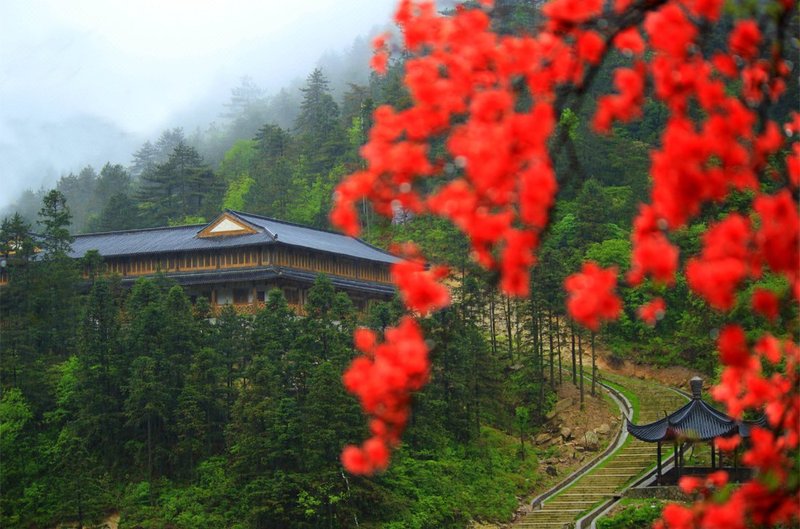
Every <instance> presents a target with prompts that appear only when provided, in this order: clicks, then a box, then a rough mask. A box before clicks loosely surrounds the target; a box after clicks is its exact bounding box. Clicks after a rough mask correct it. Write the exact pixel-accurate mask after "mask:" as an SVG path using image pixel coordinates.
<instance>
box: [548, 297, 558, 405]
mask: <svg viewBox="0 0 800 529" xmlns="http://www.w3.org/2000/svg"><path fill="white" fill-rule="evenodd" d="M547 326H548V327H549V330H548V333H547V334H548V335H549V336H548V337H549V340H550V389H552V390H553V391H555V390H556V374H555V368H556V365H555V360H554V359H555V354H556V351H555V349H553V311H552V310H548V311H547Z"/></svg>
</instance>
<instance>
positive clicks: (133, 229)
mask: <svg viewBox="0 0 800 529" xmlns="http://www.w3.org/2000/svg"><path fill="white" fill-rule="evenodd" d="M198 226H208V223H207V222H206V223H204V224H181V225H180V226H157V227H155V228H131V229H129V230H110V231H93V232H89V233H78V234H73V235H72V236H73V237H88V236H89V235H111V234H114V235H116V234H120V233H137V232H142V231H158V230H182V229H186V228H197V227H198Z"/></svg>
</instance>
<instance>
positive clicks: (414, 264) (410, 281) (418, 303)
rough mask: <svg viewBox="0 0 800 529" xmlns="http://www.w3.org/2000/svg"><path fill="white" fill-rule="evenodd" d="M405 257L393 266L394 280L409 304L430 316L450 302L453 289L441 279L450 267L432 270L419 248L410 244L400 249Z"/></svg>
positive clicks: (404, 299) (408, 305) (404, 301)
mask: <svg viewBox="0 0 800 529" xmlns="http://www.w3.org/2000/svg"><path fill="white" fill-rule="evenodd" d="M399 253H400V254H401V255H402V256H403V257H404V260H402V261H399V262H397V263H395V264H393V265H392V267H391V274H392V281H393V282H394V284H395V285H397V289H398V290H399V291H400V296H401V297H402V299H403V303H405V305H406V307H408V308H409V309H411V310H413V311H414V312H417V313H418V314H421V315H423V316H426V315H428V314H430V313H431V312H433V311H435V310H439V309H441V308H444V307H446V306H448V305H449V304H450V291H449V290H448V289H447V287H446V286H444V285H443V284H441V283H440V281H441V280H442V279H444V278H446V277H447V275H448V274H449V273H450V271H449V270H448V268H447V267H446V266H434V267H431V268H430V269H428V268H427V267H426V266H425V263H424V262H423V261H422V259H421V257H420V254H419V249H418V248H417V247H416V246H415V245H413V244H411V243H408V244H406V245H404V246H403V247H402V248H401V249H400V252H399Z"/></svg>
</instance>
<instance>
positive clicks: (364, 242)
mask: <svg viewBox="0 0 800 529" xmlns="http://www.w3.org/2000/svg"><path fill="white" fill-rule="evenodd" d="M229 211H230V212H231V213H234V214H236V215H247V216H250V217H255V218H257V219H264V220H271V221H272V222H277V223H278V224H286V225H288V226H294V227H296V228H305V229H307V230H314V231H320V232H322V233H330V234H333V235H341V236H342V237H348V238H350V239H354V240H356V241H358V242H360V243H361V244H363V245H365V246H368V247H370V248H372V249H373V250H377V251H379V252H383V253H385V254H386V255H390V256H392V257H397V256H396V255H394V254H393V253H391V252H388V251H386V250H384V249H383V248H380V247H378V246H375V245H373V244H370V243H368V242H367V241H365V240H363V239H359V238H358V237H353V236H351V235H347V234H346V233H341V232H338V231H333V230H326V229H325V228H317V227H314V226H306V225H305V224H298V223H297V222H291V221H288V220H281V219H276V218H275V217H267V216H266V215H258V214H256V213H247V212H245V211H237V210H234V209H231V210H229ZM264 229H266V230H267V231H271V230H269V229H268V228H264ZM274 238H275V239H276V240H278V239H279V238H280V237H279V234H276V235H275V237H274Z"/></svg>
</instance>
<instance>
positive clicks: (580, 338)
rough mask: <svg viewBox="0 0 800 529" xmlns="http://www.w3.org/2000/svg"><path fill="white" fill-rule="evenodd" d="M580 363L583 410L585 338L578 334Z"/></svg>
mask: <svg viewBox="0 0 800 529" xmlns="http://www.w3.org/2000/svg"><path fill="white" fill-rule="evenodd" d="M578 361H579V362H580V370H581V372H580V381H581V409H583V338H582V336H581V334H580V333H578Z"/></svg>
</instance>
